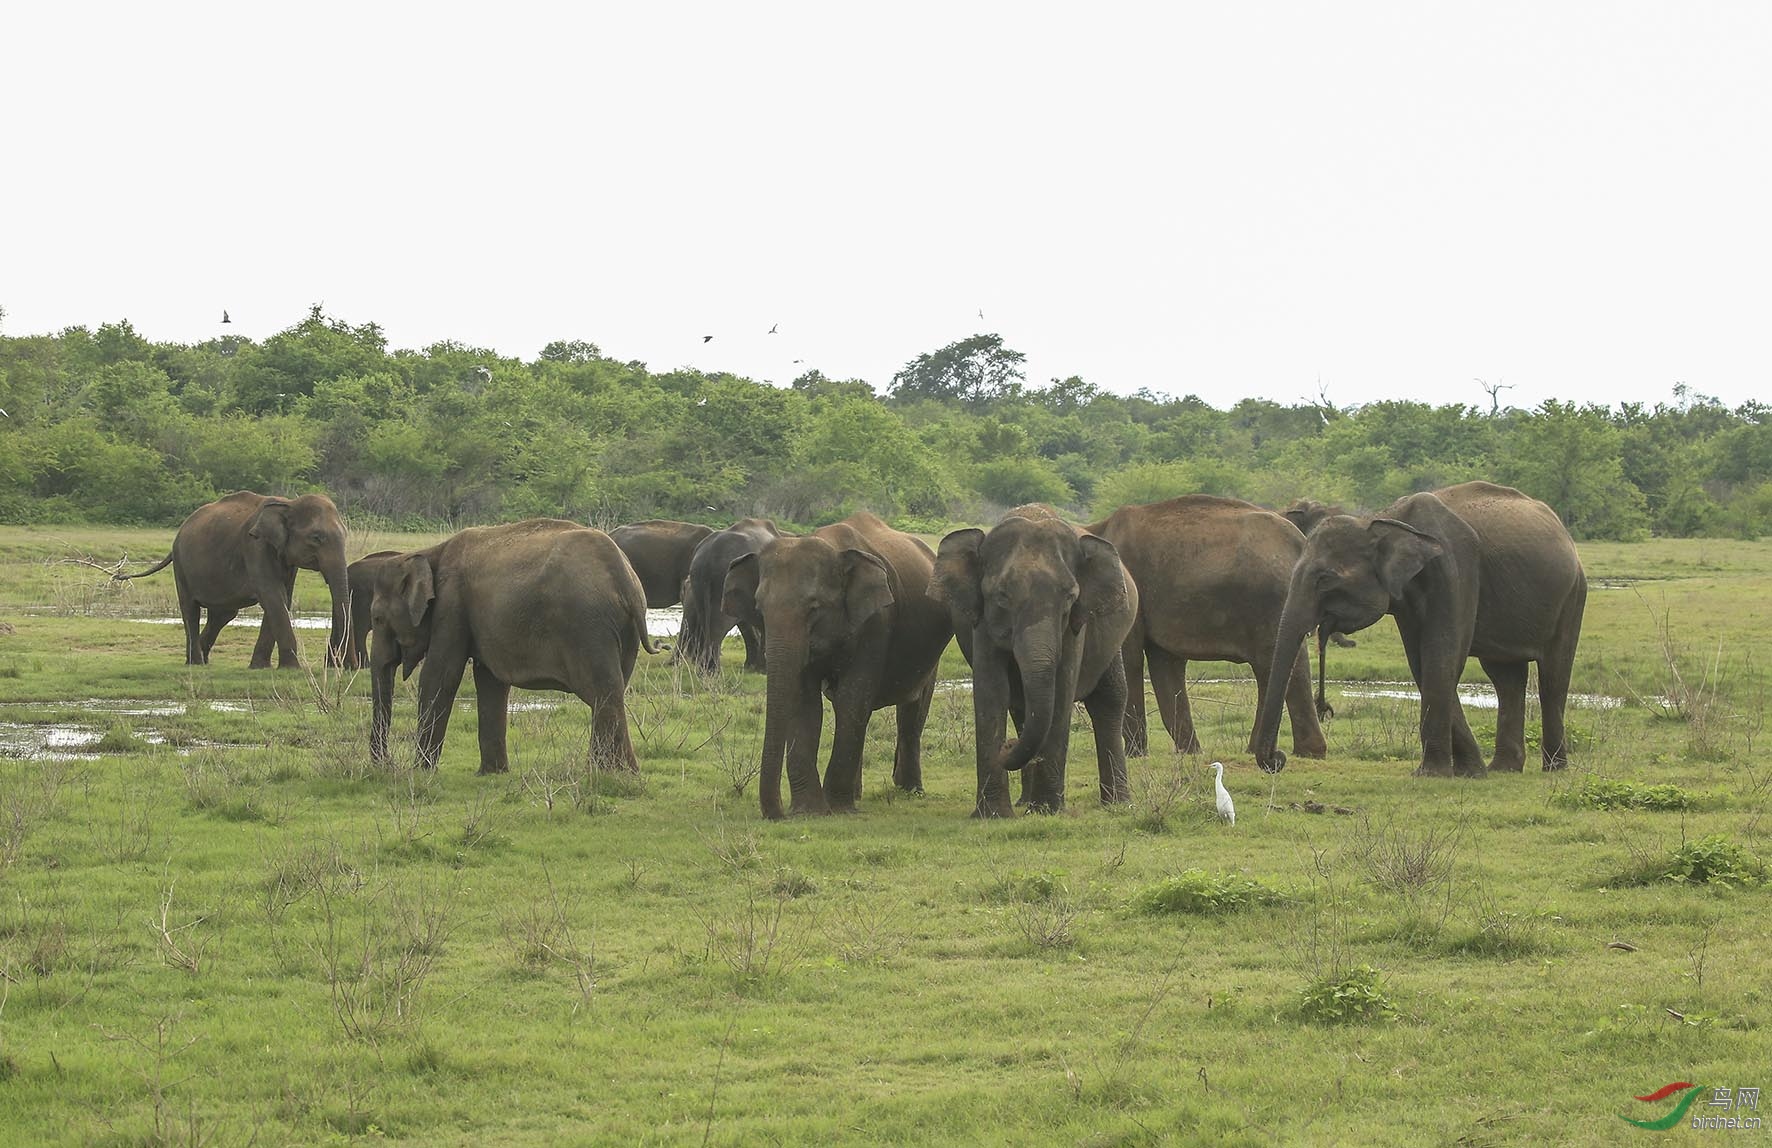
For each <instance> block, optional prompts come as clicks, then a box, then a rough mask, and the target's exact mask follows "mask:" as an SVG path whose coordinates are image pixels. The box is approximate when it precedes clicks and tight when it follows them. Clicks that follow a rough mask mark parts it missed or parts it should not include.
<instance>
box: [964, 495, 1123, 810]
mask: <svg viewBox="0 0 1772 1148" xmlns="http://www.w3.org/2000/svg"><path fill="white" fill-rule="evenodd" d="M929 593H930V596H931V597H934V598H936V599H939V600H940V601H942V602H944V603H946V605H947V607H948V610H949V612H950V613H951V614H952V615H953V620H954V632H955V633H956V634H957V635H958V636H959V639H960V649H961V650H962V652H964V653H965V655H966V660H967V661H968V662H970V663H972V677H973V683H972V711H973V716H974V720H975V722H976V724H977V739H978V744H977V749H978V803H977V806H976V808H975V810H974V814H973V815H974V816H976V817H1007V816H1009V815H1011V814H1013V813H1014V812H1015V811H1014V809H1013V808H1011V807H1010V804H1009V783H1008V778H1007V776H1006V772H1007V771H1014V770H1019V769H1022V768H1023V767H1026V768H1027V769H1028V770H1029V772H1030V774H1031V776H1026V775H1024V777H1023V781H1022V795H1023V799H1024V800H1025V801H1026V802H1027V804H1028V805H1029V806H1030V807H1032V808H1034V809H1036V810H1045V811H1053V810H1057V809H1059V808H1061V807H1063V805H1064V775H1065V758H1066V755H1067V754H1068V753H1069V751H1070V740H1071V704H1072V702H1073V701H1081V702H1082V703H1083V706H1084V708H1085V709H1087V710H1088V711H1089V721H1090V723H1091V724H1092V725H1093V726H1094V727H1095V755H1096V764H1097V766H1098V767H1099V772H1100V777H1101V800H1102V801H1103V802H1104V803H1109V802H1118V801H1127V800H1130V798H1131V793H1130V791H1129V787H1128V784H1127V779H1126V746H1125V740H1124V733H1123V729H1122V726H1123V723H1124V721H1125V717H1126V667H1125V662H1124V660H1123V657H1122V654H1121V649H1120V647H1121V643H1123V642H1124V641H1125V640H1126V633H1127V631H1128V630H1130V629H1131V628H1132V620H1133V618H1134V617H1136V616H1137V614H1138V589H1137V587H1136V586H1134V585H1133V583H1132V579H1131V577H1130V576H1129V575H1127V573H1126V568H1125V567H1124V566H1123V565H1121V563H1120V555H1119V552H1118V551H1116V550H1115V549H1114V545H1113V543H1111V542H1109V541H1107V540H1106V539H1105V538H1098V537H1097V536H1095V535H1093V534H1089V533H1087V532H1085V531H1082V530H1079V529H1078V528H1077V527H1074V526H1072V525H1070V524H1069V523H1067V522H1064V521H1063V520H1061V519H1060V518H1059V517H1058V516H1057V515H1056V514H1054V513H1053V512H1052V510H1051V509H1050V508H1049V507H1045V506H1038V505H1035V506H1022V507H1017V508H1016V509H1014V510H1011V511H1010V512H1009V513H1008V514H1006V515H1004V516H1003V521H1001V522H999V523H998V524H997V525H996V527H995V528H993V529H992V530H991V532H990V533H989V534H986V533H985V532H984V531H982V530H973V529H968V530H956V531H954V532H953V533H952V534H949V535H948V536H947V537H946V538H943V539H942V540H941V550H940V551H939V552H938V553H937V555H936V559H935V579H934V581H933V582H931V583H930V589H929ZM1005 712H1010V713H1013V714H1014V715H1015V717H1016V725H1017V727H1018V732H1019V734H1020V736H1019V737H1018V738H1017V739H1016V740H1015V741H1012V742H1010V743H1009V744H1007V745H1004V744H1003V735H1004V732H1005V731H1004V714H1005Z"/></svg>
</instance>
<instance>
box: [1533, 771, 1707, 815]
mask: <svg viewBox="0 0 1772 1148" xmlns="http://www.w3.org/2000/svg"><path fill="white" fill-rule="evenodd" d="M1561 800H1562V801H1563V802H1565V803H1566V804H1569V805H1574V806H1579V807H1581V808H1583V809H1657V810H1680V809H1691V808H1692V807H1693V806H1694V805H1695V804H1697V799H1696V798H1694V797H1693V795H1692V794H1690V793H1688V792H1687V791H1686V790H1684V789H1681V788H1680V787H1679V786H1677V785H1643V784H1641V783H1640V782H1635V781H1620V780H1617V779H1615V778H1610V777H1590V778H1588V779H1587V780H1586V781H1584V782H1582V783H1581V788H1580V789H1575V790H1571V791H1569V792H1567V793H1565V794H1563V795H1562V798H1561Z"/></svg>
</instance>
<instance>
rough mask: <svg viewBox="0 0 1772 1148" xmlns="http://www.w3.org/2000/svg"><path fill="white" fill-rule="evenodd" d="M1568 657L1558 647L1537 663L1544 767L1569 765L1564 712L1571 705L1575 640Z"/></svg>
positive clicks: (1567, 735) (1540, 745)
mask: <svg viewBox="0 0 1772 1148" xmlns="http://www.w3.org/2000/svg"><path fill="white" fill-rule="evenodd" d="M1570 646H1571V649H1570V650H1569V652H1568V655H1567V656H1565V655H1564V653H1563V651H1561V650H1558V651H1557V652H1556V653H1555V654H1554V655H1553V656H1551V657H1545V658H1541V659H1539V662H1538V711H1539V718H1540V720H1541V721H1542V722H1543V724H1544V730H1543V737H1542V738H1541V739H1540V744H1539V749H1540V752H1541V754H1542V756H1543V758H1544V768H1546V769H1563V768H1565V767H1566V766H1568V764H1569V732H1568V729H1567V728H1566V727H1565V725H1564V724H1563V723H1564V719H1565V713H1566V711H1567V709H1568V706H1569V675H1570V673H1571V671H1572V670H1573V669H1574V661H1575V659H1574V656H1573V655H1574V649H1573V646H1574V643H1573V642H1571V643H1570Z"/></svg>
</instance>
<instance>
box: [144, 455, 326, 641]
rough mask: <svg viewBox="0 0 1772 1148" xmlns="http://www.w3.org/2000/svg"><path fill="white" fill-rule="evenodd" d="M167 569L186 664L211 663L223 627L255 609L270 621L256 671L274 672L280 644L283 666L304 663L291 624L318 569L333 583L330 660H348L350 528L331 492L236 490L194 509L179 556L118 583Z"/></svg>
mask: <svg viewBox="0 0 1772 1148" xmlns="http://www.w3.org/2000/svg"><path fill="white" fill-rule="evenodd" d="M168 563H170V564H171V565H172V580H173V583H174V585H175V586H176V587H177V590H178V611H179V615H180V616H181V617H182V619H183V620H184V626H185V664H186V665H189V666H201V665H206V664H207V663H208V662H209V651H210V650H211V649H212V648H213V647H214V646H215V639H216V635H218V634H220V633H221V630H222V627H223V626H226V625H227V624H228V623H229V622H231V621H233V619H234V616H235V615H236V614H238V613H239V612H240V611H241V610H242V609H244V608H245V607H247V606H251V605H253V604H254V603H256V604H257V605H258V606H259V607H260V608H261V609H262V610H263V611H264V621H263V622H261V623H260V625H259V628H258V642H257V644H256V645H254V646H253V649H252V663H251V664H252V668H253V669H255V670H262V669H268V668H269V667H270V664H271V647H272V646H273V645H275V646H276V648H277V665H278V666H298V665H300V664H301V655H300V653H299V652H298V651H297V649H296V645H295V628H294V626H293V625H292V624H291V622H290V618H289V603H290V598H291V595H292V594H293V593H294V591H295V572H296V571H297V570H316V571H318V572H319V573H320V576H321V577H322V578H324V579H326V587H327V589H329V590H330V591H331V592H332V636H331V638H330V639H328V641H327V643H326V660H327V663H328V664H330V665H338V664H339V663H340V662H341V661H342V660H343V659H344V656H345V652H346V651H345V647H346V645H347V643H348V641H349V634H348V633H347V632H346V629H345V610H346V603H347V602H349V600H350V588H349V586H348V585H347V582H346V577H345V524H344V521H343V520H342V519H341V518H340V517H339V514H338V507H336V506H334V505H333V504H332V500H331V499H330V498H327V497H326V496H325V495H324V494H304V495H302V496H301V497H299V498H271V497H267V496H266V495H263V494H254V493H252V492H251V491H250V490H237V491H235V492H234V493H233V494H230V495H228V496H227V497H226V498H218V499H216V500H215V501H214V502H210V503H205V504H204V505H202V506H199V507H198V508H197V509H196V510H194V511H192V512H191V516H190V517H189V518H187V519H185V520H184V522H183V523H182V524H181V525H180V526H179V528H178V533H177V534H176V535H174V536H173V540H172V551H171V553H169V554H167V556H166V557H165V558H163V559H161V560H160V561H159V562H157V563H155V564H154V565H153V566H150V567H149V568H148V569H146V570H143V571H141V572H140V573H139V574H119V575H117V576H116V577H117V579H118V580H119V581H122V580H125V579H129V578H142V577H146V576H147V575H149V574H153V573H155V572H156V571H159V570H162V569H164V568H165V567H166V565H167V564H168ZM205 608H207V609H208V611H209V620H208V622H207V623H204V622H203V611H204V609H205Z"/></svg>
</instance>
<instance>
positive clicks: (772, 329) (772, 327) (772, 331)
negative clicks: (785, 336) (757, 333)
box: [769, 323, 781, 335]
mask: <svg viewBox="0 0 1772 1148" xmlns="http://www.w3.org/2000/svg"><path fill="white" fill-rule="evenodd" d="M779 326H781V324H780V323H775V324H772V325H771V326H770V328H769V333H770V334H771V335H773V334H775V329H776V328H777V327H779Z"/></svg>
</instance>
